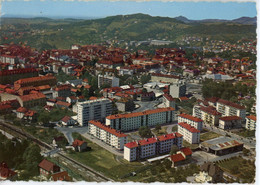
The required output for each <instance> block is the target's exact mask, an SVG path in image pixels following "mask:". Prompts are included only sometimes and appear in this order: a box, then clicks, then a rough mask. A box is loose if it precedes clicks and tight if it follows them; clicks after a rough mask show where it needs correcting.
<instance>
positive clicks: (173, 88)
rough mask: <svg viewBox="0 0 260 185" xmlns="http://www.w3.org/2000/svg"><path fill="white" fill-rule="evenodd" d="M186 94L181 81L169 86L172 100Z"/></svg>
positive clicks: (184, 86) (184, 85)
mask: <svg viewBox="0 0 260 185" xmlns="http://www.w3.org/2000/svg"><path fill="white" fill-rule="evenodd" d="M185 94H186V84H185V83H184V82H182V81H180V82H178V83H173V84H171V85H170V95H171V96H172V97H173V98H180V97H183V96H185Z"/></svg>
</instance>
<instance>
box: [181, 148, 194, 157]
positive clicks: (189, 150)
mask: <svg viewBox="0 0 260 185" xmlns="http://www.w3.org/2000/svg"><path fill="white" fill-rule="evenodd" d="M180 150H181V151H182V152H183V153H184V155H185V156H188V155H191V154H192V151H191V149H190V148H188V147H183V148H181V149H180Z"/></svg>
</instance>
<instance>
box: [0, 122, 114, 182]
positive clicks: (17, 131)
mask: <svg viewBox="0 0 260 185" xmlns="http://www.w3.org/2000/svg"><path fill="white" fill-rule="evenodd" d="M0 125H2V126H3V127H5V128H7V129H10V130H12V131H14V132H16V133H18V134H19V135H21V136H23V137H25V138H26V139H28V140H30V141H33V142H34V143H36V144H38V145H39V146H41V147H44V148H46V149H48V150H51V149H54V148H53V147H52V146H50V145H49V144H47V143H45V142H43V141H40V140H39V139H37V138H35V137H34V136H32V135H31V134H28V133H26V132H25V131H23V130H22V129H20V128H17V127H15V126H12V125H10V124H7V123H4V122H2V121H0ZM57 154H58V155H59V156H61V157H63V158H65V159H66V160H68V161H70V162H73V163H74V164H76V165H78V166H80V167H81V168H83V169H85V170H86V171H88V172H90V173H92V174H94V175H95V176H96V177H98V178H99V179H100V180H101V181H113V180H112V179H110V178H108V177H106V176H104V175H103V174H101V173H99V172H96V171H95V170H93V169H91V168H90V167H88V166H85V165H83V164H81V163H79V162H78V161H76V160H74V159H72V158H70V157H68V156H66V155H64V154H61V153H57Z"/></svg>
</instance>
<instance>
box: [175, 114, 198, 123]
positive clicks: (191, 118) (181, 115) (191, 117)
mask: <svg viewBox="0 0 260 185" xmlns="http://www.w3.org/2000/svg"><path fill="white" fill-rule="evenodd" d="M179 116H180V117H183V118H186V119H189V120H192V121H195V122H202V121H203V120H202V119H200V118H197V117H194V116H191V115H189V114H185V113H182V114H180V115H179Z"/></svg>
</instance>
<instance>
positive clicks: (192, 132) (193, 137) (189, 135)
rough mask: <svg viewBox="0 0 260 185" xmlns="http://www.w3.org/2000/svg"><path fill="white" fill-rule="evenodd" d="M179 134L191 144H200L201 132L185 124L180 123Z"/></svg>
mask: <svg viewBox="0 0 260 185" xmlns="http://www.w3.org/2000/svg"><path fill="white" fill-rule="evenodd" d="M178 133H180V134H182V135H183V139H184V140H186V141H187V142H188V143H190V144H196V143H199V142H200V131H199V130H198V129H196V128H194V127H192V126H191V125H189V124H187V123H185V122H181V123H178Z"/></svg>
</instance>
